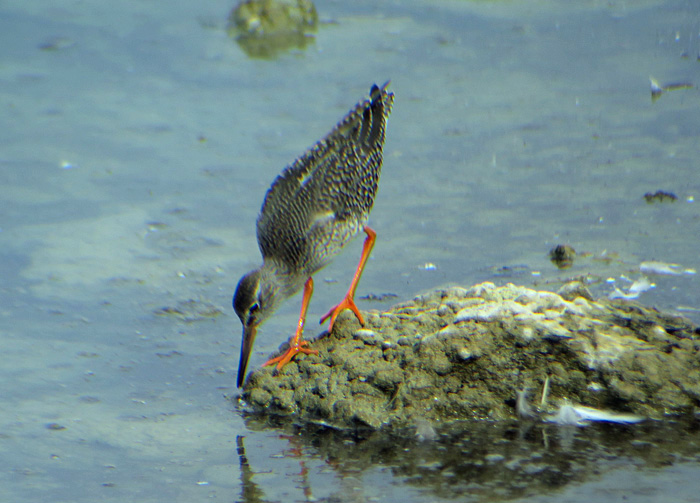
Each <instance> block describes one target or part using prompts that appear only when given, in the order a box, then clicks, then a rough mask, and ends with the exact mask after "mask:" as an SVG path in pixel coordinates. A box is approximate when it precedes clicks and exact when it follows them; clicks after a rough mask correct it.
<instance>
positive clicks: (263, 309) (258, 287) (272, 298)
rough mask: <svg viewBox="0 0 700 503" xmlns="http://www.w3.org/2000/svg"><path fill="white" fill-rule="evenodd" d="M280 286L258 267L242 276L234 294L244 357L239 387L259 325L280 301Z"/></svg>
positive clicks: (234, 307)
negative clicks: (239, 320)
mask: <svg viewBox="0 0 700 503" xmlns="http://www.w3.org/2000/svg"><path fill="white" fill-rule="evenodd" d="M278 292H279V288H278V287H277V284H276V283H275V282H274V281H269V277H268V275H267V274H265V273H264V270H263V269H256V270H254V271H251V272H249V273H248V274H246V275H245V276H243V277H242V278H241V280H240V281H239V282H238V286H237V287H236V293H234V294H233V309H234V310H235V311H236V314H237V315H238V317H239V318H240V319H241V323H242V324H243V342H242V343H241V359H240V362H239V364H238V387H239V388H240V387H241V385H242V384H243V379H244V378H245V371H246V367H247V366H248V358H249V357H250V353H251V351H252V350H253V342H255V335H256V334H257V330H258V326H260V325H261V324H262V323H263V322H264V321H265V320H266V319H267V318H268V317H269V316H270V315H271V314H272V313H273V312H274V311H275V309H276V308H277V306H278V304H279V302H280V300H281V299H280V296H279V295H278Z"/></svg>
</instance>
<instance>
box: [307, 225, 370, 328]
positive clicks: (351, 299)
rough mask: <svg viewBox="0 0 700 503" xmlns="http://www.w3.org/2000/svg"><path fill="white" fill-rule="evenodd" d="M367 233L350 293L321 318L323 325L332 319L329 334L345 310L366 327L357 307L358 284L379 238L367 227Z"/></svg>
mask: <svg viewBox="0 0 700 503" xmlns="http://www.w3.org/2000/svg"><path fill="white" fill-rule="evenodd" d="M365 233H367V237H366V238H365V243H364V245H363V246H362V256H361V257H360V263H359V264H357V269H356V270H355V275H354V276H353V278H352V283H350V288H349V289H348V293H346V294H345V298H344V299H343V300H342V301H341V302H340V304H338V305H337V306H335V307H334V308H333V309H331V310H330V311H328V312H327V313H326V315H325V316H324V317H323V318H321V323H323V322H324V321H326V320H327V319H328V318H330V319H331V324H330V325H329V326H328V331H329V332H332V331H333V324H334V323H335V319H336V318H337V317H338V314H340V312H341V311H343V310H344V309H350V310H351V311H352V312H353V313H355V316H357V320H358V321H359V322H360V325H362V326H364V325H365V320H364V319H363V318H362V315H361V314H360V310H359V309H357V306H356V305H355V289H356V288H357V284H358V283H359V282H360V277H361V276H362V271H363V270H364V268H365V264H366V263H367V259H368V258H369V254H370V253H372V248H373V247H374V241H375V239H376V238H377V233H376V232H374V231H373V230H372V229H371V228H369V227H365Z"/></svg>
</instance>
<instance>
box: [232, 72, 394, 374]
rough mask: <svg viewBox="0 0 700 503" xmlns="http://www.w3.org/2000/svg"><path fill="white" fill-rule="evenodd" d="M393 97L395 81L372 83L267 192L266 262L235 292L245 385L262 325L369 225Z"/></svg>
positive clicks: (261, 238)
mask: <svg viewBox="0 0 700 503" xmlns="http://www.w3.org/2000/svg"><path fill="white" fill-rule="evenodd" d="M393 99H394V95H393V94H392V93H390V92H389V91H388V90H387V84H385V85H384V86H382V87H381V88H380V87H378V86H376V85H374V86H372V89H371V90H370V97H369V99H366V100H364V101H362V102H360V103H358V104H357V105H356V106H355V108H354V109H352V110H351V111H350V112H349V113H348V114H347V115H346V116H345V117H344V118H343V119H342V120H341V121H340V122H339V123H338V125H337V126H336V127H335V128H334V129H333V130H332V131H331V132H330V133H329V134H328V135H327V136H326V137H325V138H323V139H322V140H320V141H319V142H317V143H316V144H315V145H314V146H313V147H311V148H310V149H309V150H307V151H306V152H305V153H304V154H303V155H302V156H301V157H299V158H298V159H297V160H296V161H295V162H294V163H293V164H292V165H290V166H288V167H287V168H286V169H285V170H284V171H283V172H282V173H281V174H280V175H279V176H278V177H277V178H276V179H275V181H274V182H273V183H272V186H271V187H270V189H269V190H268V191H267V194H266V196H265V201H264V203H263V206H262V209H261V211H260V216H259V217H258V220H257V237H258V244H259V246H260V251H261V253H262V256H263V265H262V266H261V267H260V268H259V269H256V270H254V271H251V272H250V273H248V274H246V275H245V276H243V278H241V280H240V282H239V283H238V287H237V288H236V293H235V294H234V298H233V307H234V309H235V311H236V313H237V314H238V316H239V318H240V319H241V322H242V323H243V346H242V348H241V361H240V365H239V373H238V385H239V386H240V385H241V384H242V382H243V378H244V376H245V369H246V365H247V360H248V357H249V354H250V350H251V349H252V344H253V340H254V338H255V333H256V328H257V327H258V326H259V325H260V324H261V323H262V322H263V321H264V320H265V319H266V318H267V317H269V315H270V314H271V313H272V312H273V311H274V310H275V309H276V308H277V306H278V305H279V304H280V303H281V302H282V301H283V300H284V299H286V298H288V297H289V296H291V295H293V294H294V293H296V292H297V291H299V290H300V289H301V287H302V286H303V285H304V283H305V282H306V281H307V280H309V278H311V276H312V275H313V274H314V273H315V272H316V271H318V270H319V269H321V268H322V267H323V266H325V265H327V264H328V262H330V260H331V259H332V258H333V257H334V256H335V255H336V254H337V253H338V252H339V251H340V250H341V249H342V247H343V246H344V245H345V244H346V243H347V242H348V241H349V240H350V239H352V238H353V237H355V236H356V235H357V234H358V233H359V232H361V231H362V230H363V229H364V228H365V225H366V223H367V219H368V217H369V212H370V210H371V209H372V205H373V204H374V198H375V195H376V193H377V185H378V183H379V175H380V172H381V167H382V148H383V145H384V137H385V129H386V123H387V118H388V116H389V114H390V112H391V107H392V104H393ZM368 235H369V233H368ZM370 249H371V245H370ZM360 272H361V270H360ZM309 281H310V280H309ZM311 289H313V284H312V282H311ZM353 293H354V292H353ZM309 296H310V294H309ZM305 301H307V302H308V299H306V296H305ZM302 315H305V312H303V313H302ZM300 324H301V325H303V323H302V320H301V319H300Z"/></svg>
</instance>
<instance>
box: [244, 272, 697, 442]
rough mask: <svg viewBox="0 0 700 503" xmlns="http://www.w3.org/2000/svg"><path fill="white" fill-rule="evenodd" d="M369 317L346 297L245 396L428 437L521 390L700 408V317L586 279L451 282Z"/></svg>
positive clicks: (322, 418)
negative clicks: (333, 315)
mask: <svg viewBox="0 0 700 503" xmlns="http://www.w3.org/2000/svg"><path fill="white" fill-rule="evenodd" d="M365 321H366V324H365V326H364V327H361V326H360V325H359V323H358V322H357V320H356V319H355V317H354V316H353V315H352V314H351V313H350V312H349V311H346V312H344V313H342V314H341V315H340V316H339V317H338V320H337V321H336V324H335V327H334V329H333V333H331V334H325V335H323V336H322V337H320V338H319V339H317V340H315V341H313V342H312V346H313V347H314V348H315V349H318V350H319V355H318V356H301V357H298V358H296V359H295V360H293V361H292V362H291V363H290V364H288V365H287V366H286V367H284V368H283V369H282V371H281V372H279V374H278V375H273V372H272V371H271V370H270V369H269V368H260V369H256V370H255V371H254V372H252V373H251V374H250V375H249V376H248V380H247V382H246V383H245V386H244V389H243V394H242V396H241V397H240V399H241V402H242V404H243V408H244V410H246V411H247V412H249V413H251V414H254V415H261V416H267V417H270V418H275V419H276V420H279V419H280V418H283V419H287V418H288V419H290V420H291V421H293V422H295V423H297V424H303V423H316V424H320V425H325V426H330V427H333V428H338V429H351V430H358V429H368V430H380V429H381V430H397V431H398V430H399V429H402V428H405V427H413V428H416V429H415V430H413V431H417V432H418V435H419V436H420V435H422V434H423V433H421V431H423V432H424V434H425V435H426V436H428V437H429V436H430V435H431V431H432V428H433V427H438V426H444V425H446V424H449V423H452V422H456V421H459V420H465V419H484V420H492V421H493V420H496V421H510V420H513V419H515V418H517V417H518V414H519V412H520V416H521V417H522V415H523V410H522V408H523V407H522V403H521V404H518V401H517V400H516V397H517V396H518V394H520V395H521V396H524V395H528V396H529V400H530V401H531V403H532V404H534V405H532V408H534V409H535V410H536V411H537V412H541V413H542V414H545V413H549V412H553V411H554V410H556V409H557V408H559V407H560V406H561V404H562V403H572V404H577V405H581V406H586V407H592V408H596V409H604V410H607V411H612V412H616V413H627V414H635V415H638V416H642V417H644V418H649V419H664V418H677V417H694V416H696V415H697V414H698V412H699V411H700V329H699V328H698V327H696V326H694V325H692V324H691V323H690V322H689V321H687V320H685V319H684V318H682V317H679V316H676V315H672V314H666V313H662V312H659V311H657V310H655V309H653V308H648V307H644V306H641V305H639V304H636V303H633V302H629V301H624V300H613V301H611V300H607V299H599V300H594V299H593V298H592V296H591V294H590V293H589V292H588V290H587V289H586V288H585V287H584V286H583V285H581V284H578V283H572V284H569V285H566V286H565V287H564V288H562V290H560V292H559V293H558V294H555V293H552V292H545V291H536V290H532V289H529V288H525V287H520V286H514V285H512V284H509V285H506V286H503V287H496V286H495V285H493V284H492V283H483V284H480V285H476V286H474V287H472V288H461V287H450V288H446V289H439V290H435V291H433V292H430V293H428V294H425V295H421V296H418V297H416V298H414V299H413V300H411V301H409V302H405V303H402V304H398V305H396V306H394V307H393V308H392V309H390V310H389V311H387V312H371V311H370V312H368V313H366V314H365ZM543 390H545V392H544V395H543ZM523 391H524V392H525V393H524V394H523V393H522V392H523ZM529 410H530V406H528V411H529Z"/></svg>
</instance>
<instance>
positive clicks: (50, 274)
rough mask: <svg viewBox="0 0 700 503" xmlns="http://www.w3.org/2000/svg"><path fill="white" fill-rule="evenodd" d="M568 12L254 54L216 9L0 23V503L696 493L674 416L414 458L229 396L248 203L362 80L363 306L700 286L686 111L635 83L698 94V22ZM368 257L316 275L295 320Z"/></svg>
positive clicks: (341, 34)
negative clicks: (539, 291)
mask: <svg viewBox="0 0 700 503" xmlns="http://www.w3.org/2000/svg"><path fill="white" fill-rule="evenodd" d="M571 5H573V4H572V2H563V1H562V2H556V1H528V2H469V1H456V0H455V1H440V2H423V1H417V0H414V1H406V2H369V1H367V2H364V1H363V2H352V3H350V2H345V3H343V2H331V1H322V0H318V1H317V2H316V6H317V8H318V11H319V14H320V19H321V21H322V24H321V26H320V29H319V32H318V34H317V37H316V41H315V43H314V44H312V45H311V46H309V48H308V49H307V50H306V51H304V52H298V51H297V52H291V53H288V54H286V55H283V56H281V57H280V58H278V59H277V60H274V61H261V60H252V59H249V58H247V57H246V56H245V54H244V53H243V52H242V51H241V50H240V48H239V47H238V46H237V45H236V44H235V42H233V41H232V40H231V39H230V38H228V37H227V36H226V33H225V31H224V27H225V22H226V16H227V13H228V11H229V9H230V8H231V7H232V3H231V2H224V1H221V0H212V1H210V2H206V3H197V2H185V1H183V0H175V1H171V2H167V6H166V5H165V4H163V3H158V2H140V3H135V4H133V5H132V4H123V3H121V4H119V3H114V2H112V3H110V2H82V1H78V0H73V1H71V0H68V1H64V2H58V3H57V2H49V1H44V0H34V1H32V2H5V3H3V4H2V6H0V40H1V41H2V50H0V104H1V106H2V113H1V114H0V147H1V148H0V180H1V182H2V183H0V254H1V260H0V278H1V281H0V344H1V345H2V349H3V351H2V365H0V379H2V382H3V386H2V391H0V397H1V398H0V500H2V501H71V502H79V501H94V500H96V499H100V500H102V501H198V500H204V499H208V500H219V501H283V500H284V501H306V500H312V499H316V500H321V501H372V500H375V501H381V500H385V499H386V500H389V499H393V500H397V499H399V498H400V499H401V500H402V501H406V502H408V501H444V500H452V499H455V498H456V499H461V500H463V499H465V498H466V499H470V500H474V501H479V500H481V499H488V500H490V501H493V500H498V499H502V500H510V501H527V502H535V501H538V502H539V501H541V502H549V501H591V500H592V499H596V501H622V500H623V499H626V500H627V501H642V502H651V501H671V502H681V501H695V499H694V498H696V497H697V494H698V492H699V491H700V460H699V459H698V452H700V447H699V445H700V444H699V442H700V440H698V434H697V429H693V428H694V427H693V425H687V424H686V425H652V424H648V425H644V426H641V427H636V428H630V427H601V428H597V427H596V428H586V429H576V428H574V429H560V428H554V427H552V426H547V427H543V426H538V425H534V426H533V425H530V426H527V425H516V424H513V425H473V426H470V427H468V428H466V429H465V431H466V433H465V431H461V432H454V431H441V436H440V437H439V438H438V440H437V441H435V442H429V443H425V442H424V443H420V442H417V441H416V440H415V439H413V437H412V435H411V434H407V435H406V437H405V438H403V439H400V440H397V439H383V438H374V437H370V438H355V439H348V438H343V437H342V436H337V435H336V434H334V433H332V432H309V431H304V430H301V431H300V430H298V429H294V428H291V427H279V428H272V429H271V428H269V427H266V426H264V425H260V424H257V423H256V422H255V421H248V422H246V421H244V419H243V418H242V417H241V415H240V414H239V413H238V411H237V410H236V409H235V405H234V402H235V400H234V401H231V400H230V398H232V397H235V396H236V390H235V385H234V383H235V377H236V375H235V372H236V367H237V363H238V352H239V348H240V346H239V344H240V324H239V321H238V319H237V318H236V317H235V315H234V314H233V312H232V310H231V308H230V300H231V295H232V293H233V289H234V288H235V285H236V283H237V281H238V279H239V277H240V275H241V274H243V273H244V272H246V271H247V270H248V269H250V268H252V267H254V266H256V265H257V264H258V262H259V252H258V250H257V245H256V242H255V236H254V222H255V217H256V215H257V212H258V210H259V207H260V203H261V202H262V198H263V195H264V193H265V190H266V189H267V187H268V186H269V184H270V182H271V181H272V179H273V178H274V177H275V176H276V175H277V174H278V173H279V171H280V170H281V169H282V168H283V167H284V166H285V165H286V164H287V163H289V162H291V161H293V159H294V158H295V157H296V156H297V155H299V154H300V153H301V152H302V151H303V150H304V149H305V148H307V147H308V146H310V145H311V144H312V143H313V142H314V141H316V140H317V139H319V138H320V137H321V136H322V135H323V134H325V133H326V132H327V131H328V130H329V129H330V128H331V127H332V126H333V125H334V124H335V123H336V121H337V120H338V119H339V118H340V117H341V116H342V115H343V114H344V113H345V112H346V111H347V110H348V109H349V108H350V107H351V106H352V105H353V104H354V103H355V102H356V101H357V100H359V99H360V98H361V97H363V96H364V95H365V94H366V93H367V91H368V90H369V87H370V85H371V84H372V83H374V82H377V83H383V82H384V81H386V80H389V79H390V80H391V82H392V83H391V88H392V90H393V91H394V92H395V93H396V102H395V108H394V112H393V115H392V117H391V121H390V125H389V132H388V138H387V143H386V148H385V164H384V172H383V175H382V182H381V188H380V193H379V196H378V199H377V202H376V204H375V208H374V212H373V214H372V225H373V227H374V228H375V229H376V230H377V232H378V235H379V238H378V241H377V245H376V247H375V249H374V253H373V256H372V259H371V261H370V262H369V265H368V267H367V272H366V274H365V276H364V278H363V280H362V283H361V284H360V288H359V290H358V294H359V295H367V294H370V293H371V294H375V295H380V294H384V293H391V294H395V295H396V297H395V298H394V299H395V300H396V301H400V300H403V299H408V298H411V297H412V296H414V295H416V294H417V293H419V292H421V291H423V290H426V289H430V288H434V287H437V286H442V285H445V284H448V283H458V284H463V285H471V284H474V283H476V282H480V281H484V280H489V281H494V282H497V283H505V282H514V283H518V284H524V285H536V286H537V287H538V288H551V289H556V288H558V286H559V284H560V283H561V281H563V280H566V279H567V278H571V277H576V276H585V277H587V278H589V279H590V281H591V282H592V288H594V290H595V291H596V293H597V294H599V295H607V294H608V293H610V292H611V291H612V290H613V288H614V287H615V286H618V287H620V288H622V289H623V290H624V289H625V288H626V287H628V286H629V284H630V283H629V281H632V280H635V279H638V278H639V277H640V273H639V264H640V262H642V261H649V260H657V261H662V262H667V263H676V264H679V265H680V268H681V269H682V270H689V271H690V272H692V270H698V269H699V268H700V257H699V256H698V251H697V250H698V238H697V236H698V232H699V231H700V229H699V226H700V212H699V211H698V204H699V203H698V202H696V201H695V200H696V199H698V197H699V194H700V177H699V176H698V169H699V168H700V166H699V165H698V159H700V142H699V141H698V134H699V132H700V121H699V119H698V118H699V117H700V92H698V89H697V88H696V87H693V88H691V89H684V90H676V91H670V92H668V93H665V94H663V95H662V96H661V98H660V99H659V100H658V101H656V102H655V103H652V102H651V99H650V84H649V77H650V76H652V77H654V78H655V79H657V80H658V81H659V82H660V83H661V84H668V83H679V82H681V83H683V82H690V83H693V84H694V85H697V83H699V82H700V62H699V60H698V57H699V56H700V7H699V6H698V4H697V3H696V2H693V1H679V2H663V1H659V2H655V1H644V0H642V1H635V2H626V1H612V2H610V1H605V2H602V1H600V2H599V1H585V2H576V3H575V6H573V7H572V6H571ZM657 190H666V191H670V192H673V193H674V194H676V195H677V196H678V200H677V201H676V202H674V203H670V204H646V203H645V202H644V199H643V197H642V196H643V195H644V194H645V193H647V192H655V191H657ZM560 243H567V244H569V245H571V246H573V247H574V248H575V249H576V250H577V251H578V252H579V255H580V259H579V260H577V262H576V264H575V265H574V267H573V268H572V269H569V270H567V271H563V272H562V271H558V270H557V269H556V268H555V267H554V266H553V265H552V264H551V263H550V262H549V260H548V257H547V254H548V251H549V250H550V249H551V248H552V247H553V246H555V245H556V244H560ZM360 247H361V243H360V242H357V243H354V244H353V245H351V246H350V247H349V248H350V249H349V250H348V251H347V252H346V253H344V254H343V255H342V256H341V257H339V258H338V259H337V260H336V261H335V262H334V264H332V265H331V266H329V267H328V268H327V269H325V270H324V271H323V272H321V273H320V274H319V275H318V278H317V282H316V284H317V288H316V292H315V297H314V301H313V302H312V305H311V308H310V313H309V316H310V318H311V319H313V318H315V317H318V316H320V315H322V314H323V313H325V311H326V310H327V309H328V306H329V305H332V304H334V303H335V302H337V299H339V298H340V297H341V296H342V294H343V293H344V291H345V289H346V287H347V282H348V281H349V279H350V277H351V274H352V270H353V269H354V267H355V264H356V262H357V258H358V256H359V251H360ZM319 279H320V280H319ZM650 279H651V281H652V282H653V283H655V284H656V288H654V289H653V290H651V291H649V292H646V293H644V294H642V297H641V298H640V301H641V302H643V303H645V304H648V305H654V306H658V307H660V308H663V309H666V310H671V311H678V312H679V313H681V314H683V315H685V316H688V317H690V318H692V319H693V320H695V321H696V322H697V321H700V311H698V309H700V293H699V292H700V284H699V281H698V278H697V275H695V274H685V273H684V274H681V275H678V276H655V277H652V278H650ZM324 280H325V281H324ZM298 302H299V299H294V300H292V301H290V302H288V303H287V304H286V305H285V306H284V307H283V308H282V309H281V310H280V312H279V313H278V314H277V315H276V316H275V317H274V318H273V319H271V320H270V321H269V322H267V323H266V325H265V327H264V329H263V330H261V332H260V334H259V336H258V340H257V341H256V348H255V352H254V354H253V356H252V360H251V367H252V368H255V367H257V366H259V365H260V364H261V363H262V362H263V361H264V360H265V358H266V357H267V355H268V354H269V353H270V352H271V351H273V350H274V349H275V348H277V346H278V345H279V344H280V343H281V342H283V340H285V339H286V337H288V335H289V334H290V331H291V330H292V328H293V327H294V325H295V321H296V316H297V313H298V309H299V306H298ZM391 302H393V300H392V301H387V302H384V303H373V304H370V303H364V304H362V305H360V308H361V309H362V308H364V309H372V308H376V309H381V308H386V307H388V306H389V305H390V303H391ZM308 330H309V332H310V334H314V333H317V332H316V330H318V329H316V328H315V327H314V326H313V324H311V323H309V329H308ZM409 433H410V432H409ZM243 453H245V456H244V455H243Z"/></svg>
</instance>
